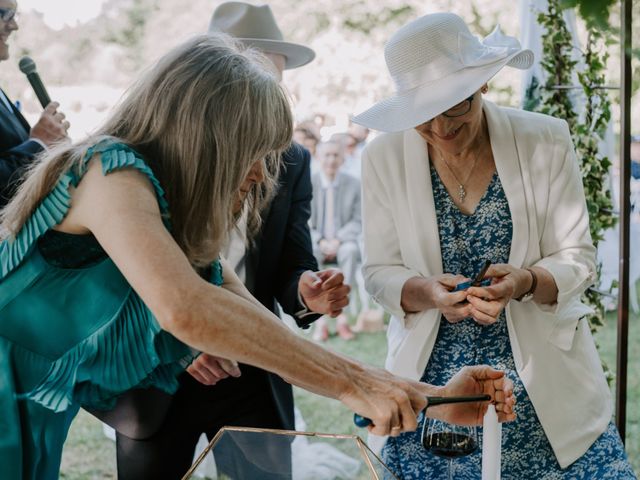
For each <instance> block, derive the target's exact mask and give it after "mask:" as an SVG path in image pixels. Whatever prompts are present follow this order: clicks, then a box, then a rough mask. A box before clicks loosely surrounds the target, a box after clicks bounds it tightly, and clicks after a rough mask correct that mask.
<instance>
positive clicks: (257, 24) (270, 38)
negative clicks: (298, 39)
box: [209, 2, 316, 70]
mask: <svg viewBox="0 0 640 480" xmlns="http://www.w3.org/2000/svg"><path fill="white" fill-rule="evenodd" d="M209 32H224V33H227V34H229V35H231V36H232V37H235V38H236V39H238V40H240V41H241V42H242V43H244V44H245V45H249V46H252V47H255V48H257V49H259V50H262V51H263V52H268V53H279V54H280V55H283V56H284V57H285V58H286V61H285V66H284V68H285V70H289V69H291V68H297V67H301V66H303V65H306V64H307V63H309V62H310V61H311V60H313V59H314V58H315V56H316V54H315V52H314V51H313V50H311V49H310V48H309V47H305V46H304V45H299V44H297V43H290V42H285V41H284V40H283V37H282V32H281V31H280V28H278V24H277V23H276V19H275V17H274V16H273V12H272V11H271V8H270V7H269V5H260V6H255V5H249V4H248V3H244V2H225V3H223V4H221V5H219V6H218V8H216V9H215V11H214V12H213V16H212V17H211V22H210V23H209Z"/></svg>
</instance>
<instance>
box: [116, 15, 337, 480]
mask: <svg viewBox="0 0 640 480" xmlns="http://www.w3.org/2000/svg"><path fill="white" fill-rule="evenodd" d="M258 26H259V28H258ZM254 28H255V31H260V32H261V34H262V35H264V34H265V32H267V31H269V29H271V31H272V32H273V37H274V38H271V39H268V38H265V39H264V42H263V43H261V41H260V40H258V39H256V36H259V35H255V34H254V30H253V29H254ZM211 30H223V31H225V32H227V33H230V34H232V35H233V36H235V37H236V38H239V39H240V40H243V41H245V40H246V39H249V38H251V42H247V43H251V45H252V46H254V47H257V48H260V49H262V50H263V51H264V52H265V54H266V55H267V57H268V58H269V59H270V60H271V61H272V62H273V65H274V69H275V72H276V73H277V74H278V75H280V76H281V75H282V70H284V69H287V68H295V67H297V66H301V65H304V64H306V63H308V62H310V61H311V60H312V59H313V57H314V55H315V54H314V53H313V51H312V50H311V49H308V48H307V47H303V46H300V45H294V44H290V43H286V42H282V41H281V39H282V34H280V32H279V29H278V27H277V25H276V23H275V19H273V16H272V13H271V10H270V9H269V7H266V6H264V7H254V6H251V5H248V4H244V3H240V2H230V3H226V4H222V5H220V6H219V7H218V8H217V9H216V11H215V12H214V15H213V19H212V22H211V26H210V31H211ZM278 35H279V39H280V40H278ZM311 197H312V188H311V177H310V155H309V152H308V151H307V150H305V149H304V148H302V147H301V146H299V145H297V144H293V145H292V146H291V147H290V148H289V149H288V150H287V152H285V154H284V155H283V168H282V169H281V174H280V178H279V188H278V191H277V194H276V196H275V198H274V199H273V200H272V202H271V204H270V206H269V208H268V211H267V212H264V218H265V222H264V224H263V227H262V230H261V232H260V234H259V235H258V237H257V238H256V239H255V242H254V244H253V246H252V247H251V248H250V249H249V250H247V249H245V241H244V240H245V237H244V235H245V232H243V231H242V230H243V226H242V222H240V225H239V228H238V230H239V232H236V233H235V238H232V240H231V243H230V245H229V247H228V248H227V252H226V255H225V256H226V258H227V259H228V260H229V263H231V264H232V265H233V267H234V269H235V270H236V273H238V275H239V276H240V278H241V279H242V280H243V281H244V283H245V285H246V286H247V288H248V289H249V291H250V292H251V293H252V294H253V295H254V296H255V297H256V298H257V299H258V300H259V301H260V302H261V303H262V304H263V305H265V306H266V307H267V308H268V309H269V310H271V311H272V312H274V313H276V314H278V307H277V303H279V304H280V305H281V306H282V308H283V310H284V311H285V312H286V313H288V314H290V315H291V316H293V318H294V319H295V321H296V323H297V324H298V326H300V327H302V328H306V327H308V326H309V324H310V323H311V322H313V321H314V320H315V319H317V318H318V317H319V316H320V315H321V314H328V315H333V316H337V315H338V314H340V313H341V311H342V308H343V307H345V306H346V305H347V303H348V292H349V287H347V286H346V285H344V283H343V281H344V277H343V275H342V273H341V272H340V271H339V270H337V269H328V270H323V271H320V272H316V270H317V268H318V266H317V263H316V260H315V258H314V256H313V249H312V246H311V237H310V232H309V227H308V221H309V216H310V214H311ZM249 348H250V346H249ZM187 372H188V373H186V374H184V375H183V376H182V377H181V379H180V389H179V390H178V392H177V393H176V394H175V395H174V397H173V399H172V401H171V403H170V406H169V407H168V412H167V414H166V417H165V418H164V421H163V422H162V425H161V426H160V427H159V429H157V431H156V432H155V433H153V434H152V435H150V436H148V438H145V439H137V440H136V439H132V438H130V437H129V436H127V435H124V434H122V429H121V432H120V433H117V454H118V478H119V479H120V480H128V479H134V478H135V479H146V478H148V479H152V478H163V479H173V478H181V477H182V475H184V473H185V472H186V471H187V469H188V467H189V466H190V464H191V462H192V460H193V454H194V449H195V445H196V443H197V441H198V438H199V437H200V435H201V434H202V433H206V434H207V436H208V437H209V438H212V437H213V436H214V435H215V433H216V432H217V431H218V430H219V429H220V428H221V427H223V426H225V425H233V426H250V427H262V428H277V429H287V430H293V429H294V428H295V424H294V411H293V393H292V389H291V386H290V385H289V384H288V383H286V382H285V381H284V380H283V379H282V378H280V377H278V376H277V375H274V374H271V373H268V372H265V371H264V370H261V369H258V368H255V367H252V366H249V365H238V364H236V363H235V362H233V361H231V360H227V359H222V358H217V357H214V356H211V355H204V354H203V355H201V356H200V357H198V359H196V361H194V363H193V364H192V365H191V366H190V367H189V369H188V371H187ZM116 429H117V428H116ZM288 447H289V445H288V441H287V442H286V444H283V445H279V448H276V449H275V450H276V451H272V452H271V453H270V454H269V455H258V456H261V457H262V458H263V464H262V465H254V466H248V465H247V463H248V462H246V461H245V460H243V459H242V455H243V454H242V453H241V452H243V451H245V453H246V451H248V450H253V451H254V453H256V452H255V451H256V449H255V448H253V449H251V448H249V447H247V446H246V445H242V444H241V443H239V444H235V445H233V447H231V445H230V444H229V443H227V444H226V445H220V446H219V447H217V448H216V454H215V458H216V464H217V465H218V470H220V471H223V472H224V473H226V474H227V475H228V476H230V477H231V478H286V477H287V476H288V475H289V473H290V458H289V453H288Z"/></svg>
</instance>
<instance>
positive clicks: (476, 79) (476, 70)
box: [353, 13, 533, 132]
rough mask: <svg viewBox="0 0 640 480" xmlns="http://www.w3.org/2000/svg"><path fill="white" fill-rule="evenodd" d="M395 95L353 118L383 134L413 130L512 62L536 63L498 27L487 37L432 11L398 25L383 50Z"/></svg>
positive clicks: (452, 16) (456, 18)
mask: <svg viewBox="0 0 640 480" xmlns="http://www.w3.org/2000/svg"><path fill="white" fill-rule="evenodd" d="M384 56H385V61H386V63H387V68H388V69H389V73H390V74H391V78H392V79H393V83H394V84H395V90H396V91H395V94H394V95H393V96H391V97H389V98H386V99H384V100H382V101H380V102H378V103H376V104H375V105H373V106H372V107H371V108H369V109H368V110H366V111H364V112H362V113H361V114H359V115H357V116H355V117H354V118H353V121H354V122H355V123H359V124H360V125H364V126H365V127H369V128H373V129H376V130H381V131H383V132H399V131H402V130H407V129H410V128H414V127H416V126H418V125H420V124H422V123H424V122H426V121H428V120H431V119H432V118H434V117H436V116H438V115H439V114H441V113H442V112H445V111H446V110H448V109H449V108H451V107H453V106H454V105H456V104H458V103H460V102H462V101H463V100H464V99H465V98H467V97H469V96H470V95H472V94H473V93H474V92H476V91H478V90H479V89H480V87H482V85H484V84H485V83H486V82H487V81H488V80H489V79H491V78H492V77H493V76H494V75H495V74H496V73H498V72H499V71H500V70H501V69H502V67H504V66H505V65H508V66H510V67H515V68H519V69H526V68H529V67H530V66H531V65H532V64H533V52H532V51H531V50H523V49H522V47H521V46H520V42H519V41H518V39H516V38H514V37H509V36H507V35H504V34H503V33H502V32H501V31H500V27H496V28H495V29H494V30H493V32H492V33H491V34H490V35H488V36H487V37H486V38H484V39H483V40H479V39H478V38H477V37H475V36H473V35H472V34H471V32H470V31H469V28H468V27H467V24H466V23H465V22H464V20H462V18H460V17H459V16H457V15H455V14H453V13H434V14H430V15H425V16H423V17H420V18H418V19H416V20H414V21H412V22H410V23H408V24H407V25H405V26H404V27H402V28H400V30H398V31H397V32H396V33H395V34H394V35H393V36H392V37H391V38H390V39H389V41H388V42H387V44H386V46H385V49H384Z"/></svg>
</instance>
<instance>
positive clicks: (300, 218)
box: [213, 144, 320, 430]
mask: <svg viewBox="0 0 640 480" xmlns="http://www.w3.org/2000/svg"><path fill="white" fill-rule="evenodd" d="M283 160H284V168H283V171H282V172H281V175H280V180H279V188H278V193H277V194H276V196H275V198H274V199H273V201H272V202H271V205H270V208H269V211H268V213H267V214H266V216H265V222H264V225H263V227H262V232H261V234H260V236H259V237H258V239H257V241H256V243H255V246H254V247H253V248H252V250H251V251H250V252H249V254H248V258H247V266H246V268H247V273H246V274H247V281H246V284H247V287H248V289H249V291H250V292H251V293H252V294H253V295H254V296H255V297H256V298H257V299H258V300H259V301H260V303H262V304H263V305H264V306H266V307H267V308H268V309H269V310H271V311H272V312H274V313H277V310H276V302H278V303H280V305H281V306H282V308H283V310H284V311H285V312H286V313H288V314H289V315H291V316H292V317H293V318H294V319H295V321H296V323H297V324H298V326H300V327H302V328H308V327H309V325H310V324H311V322H313V321H314V320H316V319H317V318H318V317H319V316H320V315H317V314H310V315H305V316H304V317H303V318H300V317H298V316H296V312H299V311H300V310H302V309H303V305H301V304H300V303H299V302H298V281H299V279H300V275H302V273H303V272H304V271H306V270H313V271H315V270H317V269H318V264H317V262H316V259H315V257H314V256H313V249H312V246H311V235H310V233H309V225H308V222H309V217H310V215H311V198H312V189H311V175H310V171H311V170H310V163H311V156H310V155H309V152H308V151H307V150H306V149H304V148H302V147H301V146H300V145H297V144H293V145H292V146H291V148H289V149H288V150H287V151H286V152H285V154H284V158H283ZM241 369H242V367H241ZM267 375H268V377H269V384H270V385H271V390H272V393H273V397H274V400H275V402H276V407H277V409H278V411H279V413H280V416H281V419H282V422H283V428H286V429H290V430H293V429H294V418H293V393H292V391H291V385H289V384H288V383H286V382H285V381H284V380H282V379H281V378H280V377H278V376H277V375H273V374H270V373H268V374H267ZM226 381H233V380H232V379H231V380H226ZM213 388H215V386H214V387H213Z"/></svg>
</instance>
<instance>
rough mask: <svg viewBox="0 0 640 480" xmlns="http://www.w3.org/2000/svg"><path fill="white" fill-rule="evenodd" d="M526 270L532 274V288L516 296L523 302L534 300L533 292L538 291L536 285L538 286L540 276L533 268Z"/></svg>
mask: <svg viewBox="0 0 640 480" xmlns="http://www.w3.org/2000/svg"><path fill="white" fill-rule="evenodd" d="M525 270H526V271H527V272H529V273H530V274H531V288H529V290H528V291H526V292H525V293H523V294H522V295H520V296H519V297H518V298H516V301H517V302H521V303H526V302H530V301H531V300H533V293H534V292H535V291H536V287H537V286H538V276H537V275H536V272H535V271H534V270H533V269H531V268H525Z"/></svg>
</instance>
